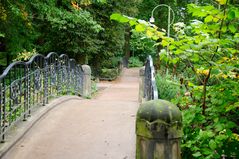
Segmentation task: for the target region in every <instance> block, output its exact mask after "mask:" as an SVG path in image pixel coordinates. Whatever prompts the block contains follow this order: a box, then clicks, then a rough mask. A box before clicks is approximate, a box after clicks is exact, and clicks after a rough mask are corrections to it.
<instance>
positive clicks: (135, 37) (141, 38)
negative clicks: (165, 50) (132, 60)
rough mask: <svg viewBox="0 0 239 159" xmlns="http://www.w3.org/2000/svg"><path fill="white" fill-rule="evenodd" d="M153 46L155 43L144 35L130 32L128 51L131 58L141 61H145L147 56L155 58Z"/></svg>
mask: <svg viewBox="0 0 239 159" xmlns="http://www.w3.org/2000/svg"><path fill="white" fill-rule="evenodd" d="M155 44H156V42H155V41H153V40H152V39H150V38H148V37H147V36H145V34H143V33H140V32H136V31H134V30H132V35H131V39H130V49H131V52H132V54H133V56H137V57H139V59H140V60H141V61H145V59H146V58H147V56H148V55H151V56H153V57H155V56H156V48H155Z"/></svg>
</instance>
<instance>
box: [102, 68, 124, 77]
mask: <svg viewBox="0 0 239 159" xmlns="http://www.w3.org/2000/svg"><path fill="white" fill-rule="evenodd" d="M118 74H119V70H118V68H111V69H108V68H103V69H101V72H100V78H101V79H103V80H114V79H116V78H117V77H118Z"/></svg>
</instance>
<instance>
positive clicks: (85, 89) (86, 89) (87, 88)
mask: <svg viewBox="0 0 239 159" xmlns="http://www.w3.org/2000/svg"><path fill="white" fill-rule="evenodd" d="M82 69H83V82H82V83H83V86H82V96H83V97H90V96H91V68H90V66H89V65H82Z"/></svg>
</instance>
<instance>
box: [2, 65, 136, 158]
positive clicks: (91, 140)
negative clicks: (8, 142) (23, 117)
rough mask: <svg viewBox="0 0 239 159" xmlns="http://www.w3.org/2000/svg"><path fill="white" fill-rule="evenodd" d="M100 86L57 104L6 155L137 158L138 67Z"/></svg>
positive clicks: (22, 156)
mask: <svg viewBox="0 0 239 159" xmlns="http://www.w3.org/2000/svg"><path fill="white" fill-rule="evenodd" d="M99 87H100V91H99V93H98V94H97V95H96V97H94V98H93V99H90V100H87V99H84V100H82V99H80V98H79V99H77V98H72V99H71V100H69V101H67V102H64V103H61V104H59V105H58V106H56V107H55V108H54V109H52V110H51V111H50V112H49V113H47V114H46V115H45V116H44V117H43V118H42V119H41V120H40V121H39V122H37V123H36V124H35V125H34V126H33V128H32V129H31V130H30V131H28V132H27V133H26V135H25V136H24V137H23V138H22V139H21V140H20V141H19V142H18V143H17V144H16V145H15V146H14V147H13V148H12V149H10V151H9V152H8V153H7V154H6V155H5V156H4V157H3V159H134V158H135V114H136V111H137V108H138V102H137V99H138V69H126V70H124V71H123V73H122V76H121V77H120V78H119V79H118V80H117V81H114V82H102V83H99Z"/></svg>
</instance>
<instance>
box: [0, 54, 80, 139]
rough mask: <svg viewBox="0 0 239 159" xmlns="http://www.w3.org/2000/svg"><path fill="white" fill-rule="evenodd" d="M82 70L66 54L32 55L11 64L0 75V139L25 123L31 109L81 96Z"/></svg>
mask: <svg viewBox="0 0 239 159" xmlns="http://www.w3.org/2000/svg"><path fill="white" fill-rule="evenodd" d="M82 85H83V69H82V67H81V66H80V65H77V63H76V61H75V60H74V59H70V58H69V57H68V56H67V55H65V54H62V55H60V56H59V55H58V54H57V53H55V52H50V53H49V54H48V55H47V56H43V55H40V54H37V55H34V56H33V57H32V58H30V60H29V61H27V62H22V61H17V62H13V63H11V64H10V65H9V66H8V67H7V68H6V69H5V70H4V71H3V73H2V75H0V137H1V139H0V140H2V141H4V140H5V135H6V133H7V132H8V131H9V129H10V128H11V127H12V126H13V125H14V124H15V123H16V122H17V121H19V120H26V119H27V118H28V116H30V115H31V111H32V109H34V108H36V107H37V106H44V105H45V104H47V103H48V100H49V98H54V97H57V96H60V95H65V94H76V95H78V94H80V95H82V89H83V88H82Z"/></svg>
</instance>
